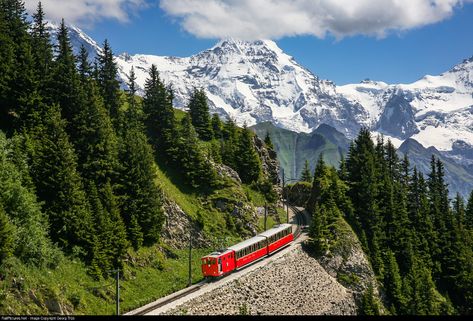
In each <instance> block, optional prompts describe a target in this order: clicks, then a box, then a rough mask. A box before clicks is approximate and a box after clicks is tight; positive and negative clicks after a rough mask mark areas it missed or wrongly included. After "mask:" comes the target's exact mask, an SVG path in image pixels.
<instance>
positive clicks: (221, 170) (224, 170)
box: [213, 163, 241, 184]
mask: <svg viewBox="0 0 473 321" xmlns="http://www.w3.org/2000/svg"><path fill="white" fill-rule="evenodd" d="M213 166H214V168H215V170H216V171H217V175H219V176H220V177H230V178H231V179H232V180H234V181H235V182H236V183H238V184H241V179H240V176H239V175H238V173H237V172H236V171H235V170H234V169H233V168H231V167H229V166H227V165H225V164H218V163H213Z"/></svg>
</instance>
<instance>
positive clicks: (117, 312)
mask: <svg viewBox="0 0 473 321" xmlns="http://www.w3.org/2000/svg"><path fill="white" fill-rule="evenodd" d="M108 272H112V273H116V284H115V300H116V314H117V315H120V269H116V270H109V271H108Z"/></svg>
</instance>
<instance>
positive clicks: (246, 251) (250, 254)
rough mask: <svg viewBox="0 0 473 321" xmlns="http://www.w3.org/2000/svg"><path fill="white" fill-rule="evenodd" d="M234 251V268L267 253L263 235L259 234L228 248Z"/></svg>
mask: <svg viewBox="0 0 473 321" xmlns="http://www.w3.org/2000/svg"><path fill="white" fill-rule="evenodd" d="M228 249H229V250H231V251H234V252H235V259H236V260H235V268H236V269H238V268H240V267H242V266H244V265H247V264H249V263H251V262H253V261H256V260H258V259H260V258H262V257H263V256H265V255H266V254H268V247H267V242H266V238H265V237H261V236H259V235H257V236H255V237H252V238H251V239H248V240H246V241H243V242H241V243H238V244H235V245H233V246H230V247H229V248H228Z"/></svg>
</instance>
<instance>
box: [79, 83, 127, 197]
mask: <svg viewBox="0 0 473 321" xmlns="http://www.w3.org/2000/svg"><path fill="white" fill-rule="evenodd" d="M84 90H85V97H84V105H83V107H82V109H81V110H80V112H79V113H78V114H77V115H76V116H75V117H74V127H75V141H74V145H75V149H76V151H77V156H78V159H79V164H80V165H79V170H80V173H81V174H82V176H83V178H84V179H87V180H92V181H94V182H95V183H96V184H97V187H98V188H101V187H103V186H104V184H105V183H106V182H107V181H108V180H111V181H112V182H115V180H116V171H117V168H118V140H117V137H116V134H115V132H114V130H113V127H112V123H111V120H110V117H109V116H108V113H107V111H106V109H105V107H104V105H103V100H102V98H101V97H100V96H99V94H98V92H97V88H96V86H95V84H94V82H92V81H88V82H87V83H86V84H85V88H84Z"/></svg>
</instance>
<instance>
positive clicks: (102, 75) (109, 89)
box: [97, 39, 120, 127]
mask: <svg viewBox="0 0 473 321" xmlns="http://www.w3.org/2000/svg"><path fill="white" fill-rule="evenodd" d="M102 48H103V50H102V51H101V53H99V56H98V57H97V62H98V79H97V80H98V84H99V88H100V93H101V95H102V97H103V100H104V105H105V108H106V110H107V111H108V113H109V115H110V118H111V119H112V123H113V124H115V127H116V126H117V122H118V119H119V112H120V95H119V91H120V83H119V81H118V80H117V74H118V69H117V65H116V63H115V61H114V57H113V52H112V48H111V47H110V44H109V43H108V40H107V39H105V41H104V43H103V46H102Z"/></svg>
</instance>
